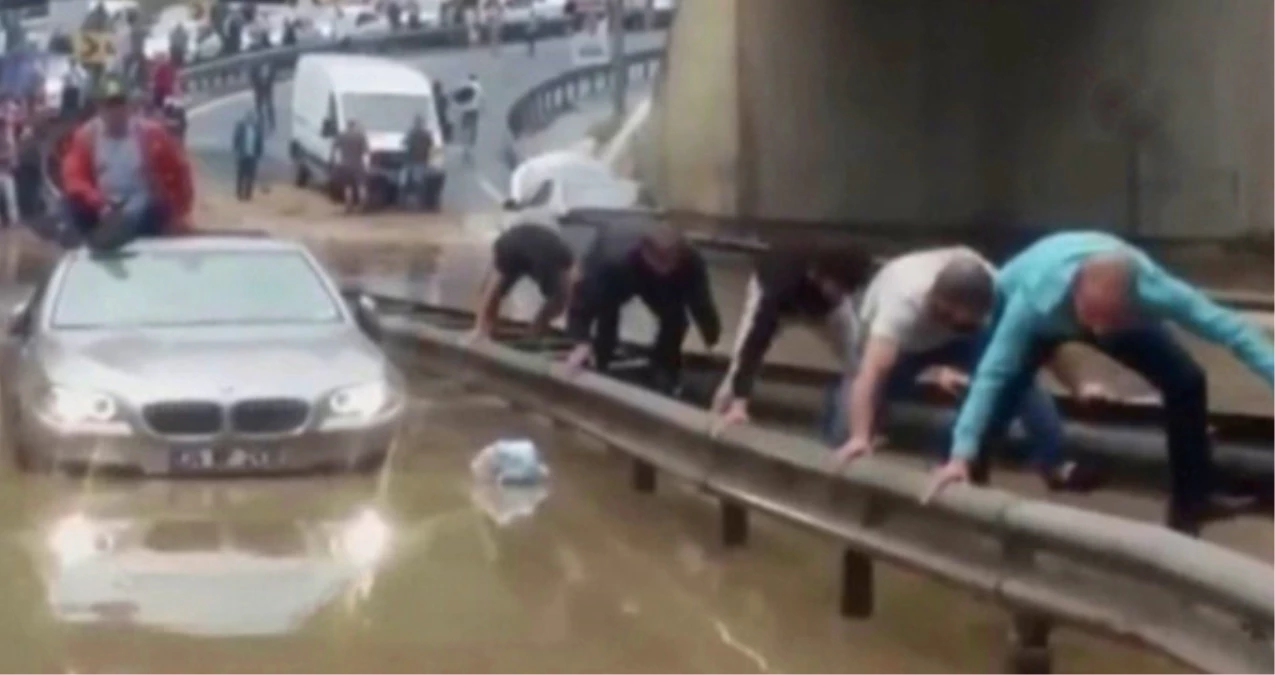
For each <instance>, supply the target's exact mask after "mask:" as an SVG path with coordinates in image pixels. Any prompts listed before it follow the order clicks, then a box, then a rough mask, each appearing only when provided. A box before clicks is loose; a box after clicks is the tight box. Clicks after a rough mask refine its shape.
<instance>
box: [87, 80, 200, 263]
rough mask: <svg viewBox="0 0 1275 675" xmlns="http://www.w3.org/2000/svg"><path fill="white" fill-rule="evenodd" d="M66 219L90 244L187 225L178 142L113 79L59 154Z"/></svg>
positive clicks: (186, 176) (188, 191)
mask: <svg viewBox="0 0 1275 675" xmlns="http://www.w3.org/2000/svg"><path fill="white" fill-rule="evenodd" d="M62 187H63V192H64V193H65V195H66V208H67V219H68V221H69V223H70V225H71V227H72V229H73V230H74V234H77V235H79V236H80V237H83V238H84V239H86V240H87V241H88V242H89V244H90V245H92V246H93V247H95V248H116V247H119V246H122V245H124V244H126V243H128V242H129V241H131V240H132V239H134V238H136V237H143V236H160V235H165V234H177V233H181V232H185V231H187V230H189V229H190V226H189V221H188V219H189V217H190V211H191V208H192V206H193V203H194V186H193V182H192V180H191V172H190V164H189V162H188V161H187V159H186V154H185V151H184V150H183V149H182V146H181V144H180V143H179V142H178V141H177V140H176V139H174V138H173V136H172V135H171V134H170V133H169V132H168V130H166V129H165V128H164V126H163V125H162V124H160V123H159V122H156V121H154V120H150V119H146V118H145V117H144V116H143V115H140V114H136V113H135V112H133V110H132V109H131V108H130V106H129V103H128V96H127V92H126V91H125V89H124V86H123V85H122V84H121V83H120V82H119V81H117V80H108V81H107V82H106V83H104V86H103V88H102V91H101V93H100V97H99V104H98V113H97V115H96V116H95V117H94V118H93V119H90V120H89V121H88V122H86V123H84V124H83V125H81V126H80V128H78V129H76V130H75V133H74V135H73V136H72V138H71V142H70V144H69V146H68V149H67V152H66V155H65V156H64V157H63V158H62Z"/></svg>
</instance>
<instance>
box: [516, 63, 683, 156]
mask: <svg viewBox="0 0 1275 675" xmlns="http://www.w3.org/2000/svg"><path fill="white" fill-rule="evenodd" d="M626 58H627V60H628V76H629V81H630V82H632V81H633V80H634V79H650V78H651V77H653V76H654V75H655V74H656V73H657V72H659V69H660V67H662V66H663V62H664V50H663V49H648V50H643V51H640V52H633V53H632V54H629V55H627V57H626ZM635 75H636V78H635V77H634V76H635ZM614 77H615V70H614V69H613V68H612V67H611V65H610V64H599V65H595V66H585V67H583V68H576V69H574V70H569V71H567V72H565V73H562V74H561V75H557V76H555V77H552V78H550V79H548V80H545V81H544V82H541V83H540V84H538V85H536V86H534V87H532V88H531V89H530V90H529V91H527V92H526V93H525V94H523V95H522V96H519V97H518V99H517V100H516V101H515V102H514V104H513V106H511V107H510V109H509V114H508V116H507V117H506V120H505V126H506V128H507V129H508V131H509V137H510V138H511V139H513V140H518V139H520V138H523V137H525V136H527V135H530V134H534V133H537V132H539V131H543V130H544V129H546V128H547V127H548V126H549V125H550V124H552V123H553V122H554V120H556V119H558V118H559V117H560V116H562V115H563V114H564V113H567V112H570V111H571V110H574V109H575V107H576V102H578V101H580V100H582V99H585V98H590V97H593V96H598V95H600V94H602V93H604V92H607V91H610V90H611V87H612V85H613V82H612V80H613V79H614Z"/></svg>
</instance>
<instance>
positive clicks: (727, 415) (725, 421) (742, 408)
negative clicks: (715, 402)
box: [709, 398, 749, 438]
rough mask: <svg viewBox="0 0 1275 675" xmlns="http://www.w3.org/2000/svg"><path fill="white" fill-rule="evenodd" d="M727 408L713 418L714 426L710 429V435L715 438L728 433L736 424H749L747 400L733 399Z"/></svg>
mask: <svg viewBox="0 0 1275 675" xmlns="http://www.w3.org/2000/svg"><path fill="white" fill-rule="evenodd" d="M725 408H726V409H725V410H721V411H720V412H719V413H718V414H717V415H715V416H714V418H713V426H712V428H711V429H709V435H710V436H712V437H713V438H717V437H718V436H720V435H721V434H722V432H723V431H726V430H727V429H729V428H731V427H733V426H735V425H736V424H747V423H748V421H749V417H748V401H747V399H742V398H736V399H731V401H730V403H727V404H726V406H725Z"/></svg>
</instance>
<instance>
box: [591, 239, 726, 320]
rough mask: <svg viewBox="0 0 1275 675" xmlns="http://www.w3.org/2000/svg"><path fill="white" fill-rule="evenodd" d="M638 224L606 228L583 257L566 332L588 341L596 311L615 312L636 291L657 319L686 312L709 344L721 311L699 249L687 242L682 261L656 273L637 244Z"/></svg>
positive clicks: (596, 315) (596, 318)
mask: <svg viewBox="0 0 1275 675" xmlns="http://www.w3.org/2000/svg"><path fill="white" fill-rule="evenodd" d="M643 235H644V232H643V231H642V230H627V231H619V230H616V229H610V228H604V229H601V230H600V231H599V232H598V235H597V237H596V238H595V239H594V241H593V244H592V245H591V246H590V247H589V249H588V251H587V252H586V253H585V254H584V256H583V257H582V259H581V270H580V272H581V277H580V281H579V285H578V286H577V287H576V291H575V294H574V296H573V300H572V303H571V308H570V309H569V311H568V314H567V334H568V335H569V336H570V337H571V339H573V340H575V341H576V342H577V343H579V342H588V341H589V340H590V339H591V337H592V334H593V327H594V323H596V322H597V320H598V318H599V317H600V316H603V315H605V314H609V313H612V312H619V311H620V308H622V307H623V306H624V305H625V304H626V303H628V302H629V300H632V299H633V298H634V297H639V298H641V299H642V301H643V302H644V303H645V304H646V305H647V306H648V307H649V308H650V309H651V310H652V313H653V314H655V315H656V318H657V319H660V318H661V317H664V316H668V313H670V312H687V311H689V312H690V315H691V318H692V319H693V320H694V322H695V326H696V328H697V329H698V330H699V333H700V336H701V337H703V338H704V342H705V343H707V344H710V345H711V344H716V342H717V340H718V339H719V338H720V337H721V332H722V325H721V317H720V316H719V315H718V312H717V305H716V304H714V302H713V293H712V289H711V288H710V286H709V280H708V266H707V265H706V264H705V262H704V258H703V257H702V256H701V255H700V254H699V252H698V251H696V250H694V249H692V248H691V247H689V246H687V247H686V248H685V249H684V251H683V255H682V259H681V263H680V264H679V265H678V266H677V267H676V268H675V269H674V270H673V271H672V272H671V273H668V274H659V273H657V272H656V271H655V270H653V269H651V267H650V266H649V265H648V264H647V263H646V261H645V260H644V259H643V257H642V253H641V250H640V247H641V244H642V240H643Z"/></svg>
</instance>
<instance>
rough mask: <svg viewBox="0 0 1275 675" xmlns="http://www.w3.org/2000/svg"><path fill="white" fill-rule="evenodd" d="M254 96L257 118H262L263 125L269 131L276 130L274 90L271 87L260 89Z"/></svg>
mask: <svg viewBox="0 0 1275 675" xmlns="http://www.w3.org/2000/svg"><path fill="white" fill-rule="evenodd" d="M254 98H255V99H256V105H257V118H258V119H260V120H261V126H262V127H264V128H265V129H266V130H267V131H274V129H275V111H274V92H273V91H272V90H271V89H269V88H268V89H266V90H265V91H262V90H260V89H258V90H257V91H256V93H255V94H254Z"/></svg>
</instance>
